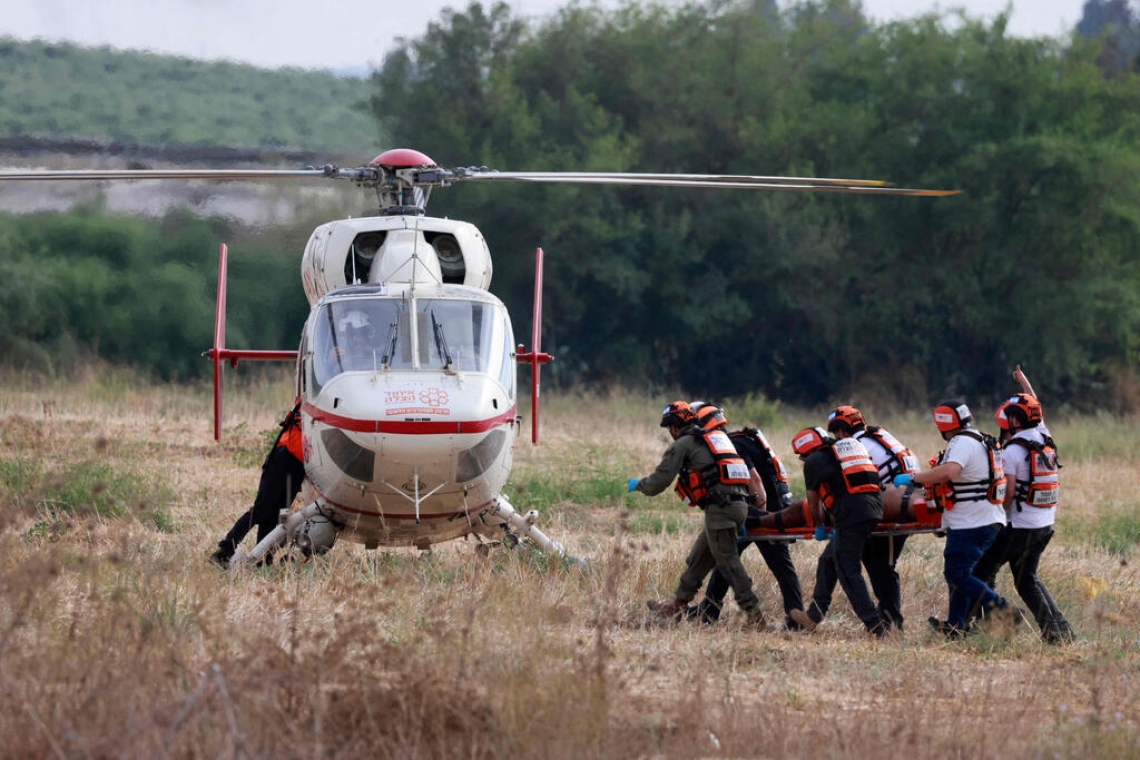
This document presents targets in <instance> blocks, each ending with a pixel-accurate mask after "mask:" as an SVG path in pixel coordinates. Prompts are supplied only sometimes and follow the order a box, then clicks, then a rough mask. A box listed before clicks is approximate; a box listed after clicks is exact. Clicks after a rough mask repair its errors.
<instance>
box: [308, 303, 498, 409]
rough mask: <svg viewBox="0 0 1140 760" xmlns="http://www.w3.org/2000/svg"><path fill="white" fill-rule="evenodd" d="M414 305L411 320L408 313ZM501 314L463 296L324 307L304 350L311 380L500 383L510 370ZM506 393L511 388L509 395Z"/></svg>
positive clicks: (317, 382)
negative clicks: (487, 377)
mask: <svg viewBox="0 0 1140 760" xmlns="http://www.w3.org/2000/svg"><path fill="white" fill-rule="evenodd" d="M413 303H414V304H415V318H414V319H413V318H412V317H411V316H410V314H409V311H410V309H411V304H413ZM509 332H510V326H509V323H508V322H507V320H506V314H505V312H503V310H502V308H501V307H500V306H498V305H497V304H495V303H493V302H488V301H482V300H478V299H467V298H423V299H415V300H406V299H402V298H400V299H397V298H353V299H345V300H335V301H330V302H329V303H326V304H324V305H323V306H322V307H321V310H320V311H319V312H318V314H317V316H316V322H315V325H314V332H313V335H312V341H311V344H310V345H312V347H313V354H312V357H313V363H312V364H313V381H314V384H315V385H316V386H317V387H320V386H323V385H324V384H325V383H327V382H328V381H329V380H331V379H332V378H334V377H336V376H337V375H339V374H341V373H342V372H360V371H380V370H430V371H433V372H440V371H443V372H478V373H483V374H494V375H495V376H497V377H499V378H504V377H505V376H506V375H507V370H513V366H514V365H513V359H512V357H511V355H510V350H511V349H510V346H511V340H512V336H511V335H509ZM512 390H513V389H512Z"/></svg>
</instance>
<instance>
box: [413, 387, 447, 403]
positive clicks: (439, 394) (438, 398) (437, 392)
mask: <svg viewBox="0 0 1140 760" xmlns="http://www.w3.org/2000/svg"><path fill="white" fill-rule="evenodd" d="M449 401H451V396H448V395H447V391H445V390H444V389H443V388H424V389H423V390H422V391H420V403H421V404H427V405H428V406H447V402H449Z"/></svg>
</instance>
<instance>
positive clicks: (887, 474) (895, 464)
mask: <svg viewBox="0 0 1140 760" xmlns="http://www.w3.org/2000/svg"><path fill="white" fill-rule="evenodd" d="M854 437H855V438H856V439H861V438H863V437H867V438H870V439H871V440H872V441H874V442H875V443H877V444H879V445H880V446H882V447H883V448H884V449H886V450H887V451H888V452H889V453H890V455H891V458H890V459H888V460H887V461H886V462H884V463H883V464H882V466H881V467H879V481H880V482H881V483H883V484H884V485H890V484H891V483H892V482H893V481H894V479H895V475H902V474H903V473H906V474H907V475H914V474H915V473H917V472H918V457H916V456H915V455H914V454H913V453H912V452H911V450H910V449H908V448H907V447H906V446H903V445H902V442H900V441H899V439H898V438H895V437H894V436H893V435H891V434H890V433H888V432H887V431H886V430H883V429H882V428H881V427H877V426H871V427H868V428H866V429H865V430H860V431H859V432H857V433H855V436H854Z"/></svg>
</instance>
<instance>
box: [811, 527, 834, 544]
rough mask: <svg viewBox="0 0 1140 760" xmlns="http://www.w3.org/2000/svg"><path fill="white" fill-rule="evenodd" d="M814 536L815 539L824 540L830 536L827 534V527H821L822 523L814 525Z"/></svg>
mask: <svg viewBox="0 0 1140 760" xmlns="http://www.w3.org/2000/svg"><path fill="white" fill-rule="evenodd" d="M814 536H815V540H816V541H826V540H827V539H829V538H830V536H829V535H827V528H825V527H823V526H822V525H817V526H815V534H814Z"/></svg>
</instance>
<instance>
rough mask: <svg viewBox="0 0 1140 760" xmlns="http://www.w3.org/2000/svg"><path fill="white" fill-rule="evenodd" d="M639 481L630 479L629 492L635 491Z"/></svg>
mask: <svg viewBox="0 0 1140 760" xmlns="http://www.w3.org/2000/svg"><path fill="white" fill-rule="evenodd" d="M637 481H638V478H630V479H629V490H630V491H633V490H634V489H636V488H637Z"/></svg>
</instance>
